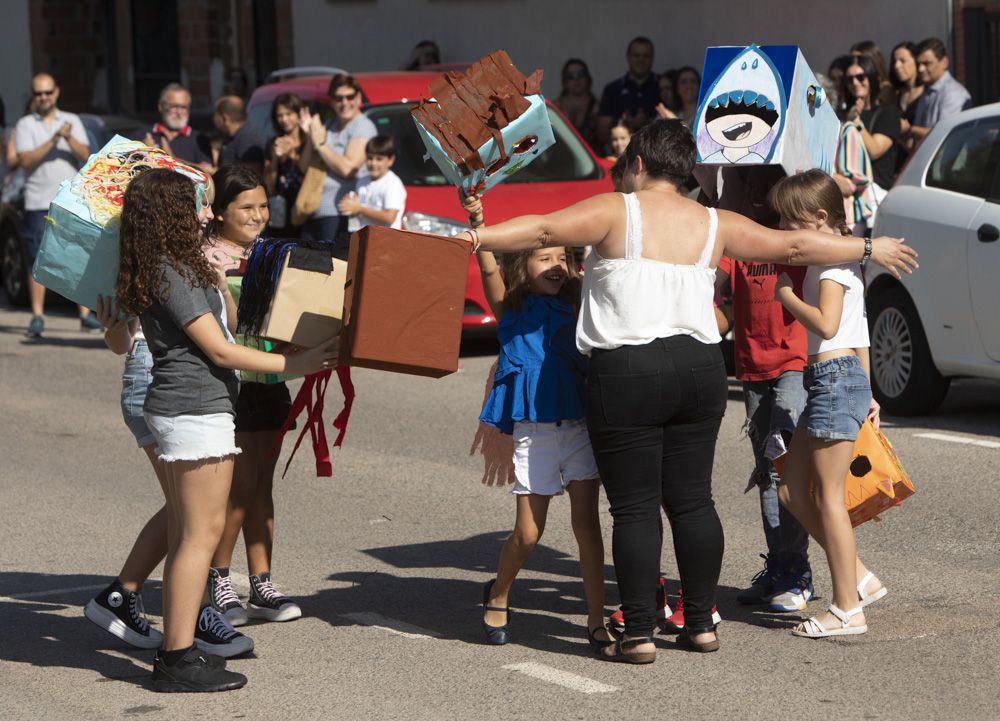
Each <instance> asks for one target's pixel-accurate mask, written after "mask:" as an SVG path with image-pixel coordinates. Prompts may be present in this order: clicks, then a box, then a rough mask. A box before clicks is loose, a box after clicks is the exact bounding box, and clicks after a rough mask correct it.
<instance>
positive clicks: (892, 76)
mask: <svg viewBox="0 0 1000 721" xmlns="http://www.w3.org/2000/svg"><path fill="white" fill-rule="evenodd" d="M899 49H903V50H906V52H908V53H909V54H910V57H911V58H913V64H914V65H916V63H917V45H916V43H911V42H910V41H909V40H904V41H903V42H901V43H899V44H898V45H897V46H896V47H894V48H893V49H892V52H891V53H890V54H889V62H891V63H892V67H891V68H890V69H889V81H890V82H891V83H892V87H894V88H896V89H897V90H898V89H900V88H904V87H906V83H904V82H903V81H902V80H900V79H899V78H897V77H896V60H895V58H896V51H897V50H899ZM914 84H915V85H923V83H921V82H920V73H917V79H916V81H915V82H914Z"/></svg>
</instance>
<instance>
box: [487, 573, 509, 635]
mask: <svg viewBox="0 0 1000 721" xmlns="http://www.w3.org/2000/svg"><path fill="white" fill-rule="evenodd" d="M495 582H496V579H495V578H494V579H493V580H491V581H487V582H486V585H485V586H483V614H485V613H486V612H487V611H499V612H501V613H506V614H507V623H505V624H504V625H503V626H491V625H489V624H488V623H486V619H485V618H484V619H483V631H484V632H485V633H486V642H487V643H489V644H492V645H494V646H503V645H504V644H506V643H507V642H508V641H510V632H509V631H508V630H507V626H508V625H509V624H510V617H511V615H512V614H511V610H510V608H509V607H508V608H501V607H500V606H490V605H489V602H490V591H492V590H493V584H494V583H495Z"/></svg>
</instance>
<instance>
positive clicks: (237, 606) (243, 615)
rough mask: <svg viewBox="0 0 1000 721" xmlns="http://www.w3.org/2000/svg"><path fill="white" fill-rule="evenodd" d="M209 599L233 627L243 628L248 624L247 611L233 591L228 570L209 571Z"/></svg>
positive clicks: (211, 569)
mask: <svg viewBox="0 0 1000 721" xmlns="http://www.w3.org/2000/svg"><path fill="white" fill-rule="evenodd" d="M208 597H209V598H210V599H211V601H212V606H214V607H215V610H216V611H218V612H219V613H221V614H222V615H223V616H225V617H226V620H228V621H229V623H230V624H232V625H233V626H243V625H244V624H246V622H247V610H246V609H245V608H243V604H241V603H240V598H239V596H237V595H236V591H234V590H233V579H232V578H231V577H230V575H229V569H228V568H210V569H208Z"/></svg>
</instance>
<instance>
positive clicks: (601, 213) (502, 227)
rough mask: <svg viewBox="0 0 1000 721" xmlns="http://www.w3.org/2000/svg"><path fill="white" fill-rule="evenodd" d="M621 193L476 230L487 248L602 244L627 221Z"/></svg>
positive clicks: (533, 247) (603, 194) (520, 248)
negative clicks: (617, 225)
mask: <svg viewBox="0 0 1000 721" xmlns="http://www.w3.org/2000/svg"><path fill="white" fill-rule="evenodd" d="M624 213H625V206H624V204H623V203H622V201H621V198H620V197H619V194H618V193H602V194H601V195H595V196H594V197H592V198H587V199H586V200H581V201H580V202H579V203H575V204H573V205H571V206H569V207H568V208H563V209H562V210H557V211H556V212H554V213H549V214H548V215H522V216H520V217H519V218H511V219H510V220H507V221H504V222H503V223H498V224H496V225H491V226H488V227H486V226H483V227H481V228H478V229H477V231H476V232H477V234H478V236H479V241H480V243H481V244H482V247H483V249H484V250H497V251H501V252H503V251H509V250H534V249H535V248H544V247H546V246H562V247H571V248H574V247H582V246H585V245H600V243H601V242H602V241H603V240H604V239H605V238H606V237H607V236H608V233H609V232H610V231H611V228H613V227H615V223H619V224H620V223H623V222H624Z"/></svg>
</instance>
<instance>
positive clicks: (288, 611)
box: [247, 573, 302, 621]
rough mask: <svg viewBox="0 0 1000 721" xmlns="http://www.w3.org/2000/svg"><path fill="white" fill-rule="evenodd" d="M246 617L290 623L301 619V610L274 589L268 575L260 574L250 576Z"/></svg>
mask: <svg viewBox="0 0 1000 721" xmlns="http://www.w3.org/2000/svg"><path fill="white" fill-rule="evenodd" d="M247 616H249V617H250V618H263V619H266V620H268V621H292V620H294V619H296V618H301V617H302V609H301V608H299V606H298V604H297V603H295V602H294V601H292V600H291V599H289V598H287V597H285V596H283V595H282V594H281V592H280V591H278V589H276V588H275V587H274V585H273V584H272V583H271V574H270V573H262V574H260V575H259V576H250V600H249V601H248V602H247Z"/></svg>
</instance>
